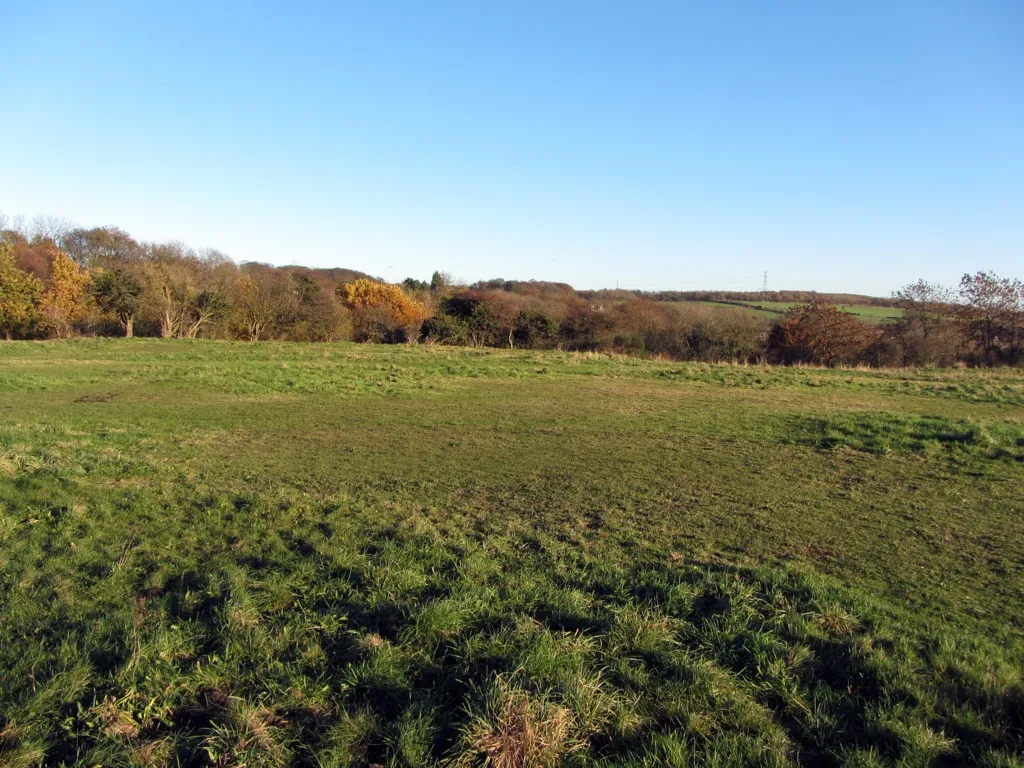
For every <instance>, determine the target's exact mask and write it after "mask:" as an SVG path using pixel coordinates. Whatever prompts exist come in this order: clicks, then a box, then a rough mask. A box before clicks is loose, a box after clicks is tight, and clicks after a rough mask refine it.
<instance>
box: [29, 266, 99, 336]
mask: <svg viewBox="0 0 1024 768" xmlns="http://www.w3.org/2000/svg"><path fill="white" fill-rule="evenodd" d="M90 279H91V278H90V276H89V273H88V272H86V271H85V270H84V269H82V268H81V267H80V266H78V264H76V263H75V261H74V260H73V259H72V258H71V257H70V256H68V255H67V254H66V253H64V252H58V253H57V255H56V256H54V259H53V264H52V265H51V267H50V287H49V288H47V289H46V291H45V292H44V293H43V295H42V297H41V298H40V299H39V311H40V313H41V314H42V316H43V318H44V320H45V322H46V324H47V325H49V326H50V328H51V329H53V332H54V333H55V334H56V335H57V338H58V339H62V338H66V337H67V336H69V335H71V328H72V326H74V324H75V323H76V322H78V321H79V320H81V319H82V318H84V317H85V316H86V314H88V312H89V303H88V300H89V293H88V291H87V288H88V286H89V281H90Z"/></svg>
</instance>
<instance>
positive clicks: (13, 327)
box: [0, 243, 43, 340]
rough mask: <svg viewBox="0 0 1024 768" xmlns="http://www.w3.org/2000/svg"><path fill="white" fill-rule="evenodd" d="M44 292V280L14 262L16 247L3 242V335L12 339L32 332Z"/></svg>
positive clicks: (0, 315)
mask: <svg viewBox="0 0 1024 768" xmlns="http://www.w3.org/2000/svg"><path fill="white" fill-rule="evenodd" d="M42 292H43V284H42V282H41V281H40V280H39V279H38V278H36V277H34V276H32V275H30V274H28V273H27V272H25V271H24V270H21V269H19V268H18V266H17V265H16V264H15V263H14V248H13V247H12V246H11V245H10V244H8V243H0V335H2V336H3V337H4V338H5V339H7V340H10V339H11V338H12V337H14V336H24V335H26V334H28V333H30V332H31V330H32V326H33V325H34V322H35V319H36V302H37V301H38V299H39V295H40V294H41V293H42Z"/></svg>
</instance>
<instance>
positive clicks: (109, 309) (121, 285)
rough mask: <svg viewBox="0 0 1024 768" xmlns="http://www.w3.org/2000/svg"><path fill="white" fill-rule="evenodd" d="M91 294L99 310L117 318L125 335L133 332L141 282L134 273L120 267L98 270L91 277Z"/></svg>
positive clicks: (127, 335) (129, 335)
mask: <svg viewBox="0 0 1024 768" xmlns="http://www.w3.org/2000/svg"><path fill="white" fill-rule="evenodd" d="M92 295H93V300H94V301H95V302H96V305H97V306H98V307H99V308H100V310H102V311H103V312H105V313H106V314H108V315H111V316H112V317H114V318H115V319H116V320H117V322H118V323H119V324H120V325H121V328H122V329H123V330H124V335H125V336H126V337H131V336H133V335H134V334H135V316H136V315H137V314H138V311H139V300H140V299H141V297H142V283H141V282H139V280H138V279H137V278H136V277H135V276H134V275H132V274H131V273H130V272H128V271H127V270H125V269H122V268H120V267H114V268H113V269H108V270H103V271H100V272H98V273H97V274H96V275H95V276H94V277H93V281H92Z"/></svg>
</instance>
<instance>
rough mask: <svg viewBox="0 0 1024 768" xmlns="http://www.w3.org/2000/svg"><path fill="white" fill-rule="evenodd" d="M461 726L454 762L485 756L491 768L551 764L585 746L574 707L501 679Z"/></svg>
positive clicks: (471, 761)
mask: <svg viewBox="0 0 1024 768" xmlns="http://www.w3.org/2000/svg"><path fill="white" fill-rule="evenodd" d="M475 714H476V716H475V717H474V718H473V719H472V720H471V721H470V723H469V725H468V726H467V727H466V728H465V729H464V730H463V737H462V740H461V744H462V751H461V753H460V754H459V756H458V758H457V759H456V761H455V763H454V764H455V765H456V766H470V765H474V764H476V763H477V761H478V759H479V758H480V757H481V756H483V757H484V758H485V760H486V765H488V766H490V767H491V768H546V767H547V768H553V767H554V766H557V765H560V764H561V762H562V760H563V759H564V758H565V757H566V756H567V755H569V754H571V753H573V752H576V751H579V750H581V749H583V748H584V747H585V746H586V742H585V740H583V739H582V738H581V737H580V735H579V733H578V728H577V723H576V720H575V717H574V715H573V713H572V711H571V710H570V709H568V708H566V707H563V706H559V705H557V704H555V703H553V702H551V701H548V700H547V699H545V698H544V697H543V696H541V695H538V694H533V693H530V692H528V691H525V690H521V689H516V688H512V687H510V686H509V685H508V684H507V683H506V682H505V681H503V680H501V679H499V680H497V681H496V683H495V684H494V685H493V686H492V687H491V689H490V690H489V691H488V693H487V695H486V697H485V703H484V706H483V708H482V710H481V711H480V712H478V713H475Z"/></svg>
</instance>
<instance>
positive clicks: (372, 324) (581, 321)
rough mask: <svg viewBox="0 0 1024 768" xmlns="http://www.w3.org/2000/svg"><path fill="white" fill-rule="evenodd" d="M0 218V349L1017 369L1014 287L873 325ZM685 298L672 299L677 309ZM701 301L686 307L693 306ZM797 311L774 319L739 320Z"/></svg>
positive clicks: (985, 282)
mask: <svg viewBox="0 0 1024 768" xmlns="http://www.w3.org/2000/svg"><path fill="white" fill-rule="evenodd" d="M7 224H8V222H7V221H6V220H4V219H3V218H2V217H0V337H3V338H6V339H15V338H17V339H40V338H67V337H70V336H75V335H122V336H135V335H143V336H160V337H164V338H198V337H203V338H219V339H245V340H250V341H259V340H290V341H333V340H352V341H359V342H380V343H414V342H419V343H428V344H451V345H460V346H477V347H505V348H510V349H517V348H526V349H565V350H579V351H615V352H619V353H624V354H632V355H637V356H643V357H661V358H666V359H673V360H704V361H749V362H754V361H763V362H771V363H787V364H791V363H816V364H822V365H836V364H846V365H849V364H867V365H874V366H919V365H924V366H945V365H953V364H969V365H1015V364H1019V363H1021V362H1022V361H1024V284H1022V283H1021V281H1020V280H1017V279H1012V278H1001V277H999V276H997V275H994V274H992V273H989V272H977V273H975V274H965V275H964V277H963V279H962V280H961V282H960V285H959V286H957V288H956V289H950V288H946V287H942V286H938V285H934V284H930V283H927V282H924V281H919V282H917V283H914V284H912V285H908V286H905V287H904V288H902V289H900V290H899V291H897V292H896V293H894V295H893V296H892V297H891V298H888V299H875V300H873V301H872V302H871V303H873V304H875V305H877V306H896V307H899V308H901V309H902V310H903V314H902V317H901V318H900V319H898V320H895V321H892V322H885V323H871V322H866V321H864V320H862V319H859V318H857V317H855V316H854V315H852V314H849V313H847V312H845V311H843V310H842V309H840V308H839V307H838V306H836V303H834V302H836V299H837V296H838V298H839V299H844V300H845V301H842V302H841V303H851V302H850V301H849V299H856V300H857V301H856V303H859V304H867V303H869V302H868V301H866V300H865V299H864V297H855V296H852V295H847V294H842V295H827V294H816V293H813V292H806V293H804V292H800V293H799V296H798V293H797V292H776V293H775V294H774V295H771V296H769V297H765V296H763V295H762V294H754V295H751V297H750V298H747V299H744V298H743V297H744V296H746V294H742V295H741V294H728V295H726V294H722V295H721V297H719V298H718V299H717V300H718V301H722V302H726V303H725V304H724V305H719V306H708V305H706V304H702V303H700V301H710V300H713V299H712V298H711V297H712V296H717V294H714V293H712V292H692V295H691V294H690V293H686V294H683V293H679V292H671V291H666V292H658V293H643V292H634V291H589V292H582V291H581V292H577V291H575V290H574V289H573V288H572V286H570V285H567V284H564V283H551V282H541V281H515V280H502V279H496V280H487V281H482V282H478V283H474V284H472V285H460V284H455V282H454V281H453V280H452V279H451V278H450V277H449V276H447V275H444V274H442V273H440V272H435V273H434V274H433V275H432V277H431V279H430V280H429V281H428V280H419V279H415V278H408V279H406V280H405V281H403V282H402V283H401V284H388V283H386V282H384V281H382V280H380V279H378V278H374V277H372V276H370V275H367V274H365V273H362V272H357V271H354V270H346V269H312V268H306V267H298V266H286V267H275V266H271V265H268V264H260V263H255V262H242V263H236V262H234V261H232V260H231V259H229V258H228V257H227V256H225V255H224V254H222V253H220V252H219V251H216V250H213V249H207V250H201V251H197V250H194V249H191V248H188V247H187V246H185V245H183V244H182V243H178V242H169V243H146V242H140V241H137V240H135V239H134V238H133V237H131V236H130V235H129V234H128V233H126V232H124V231H123V230H121V229H119V228H117V227H95V228H91V229H85V228H80V227H71V226H68V225H64V224H63V223H62V222H60V220H54V219H42V220H37V221H36V222H34V223H33V225H31V226H25V225H24V223H23V222H15V225H14V226H7ZM683 296H685V297H686V298H685V299H681V297H683ZM698 297H699V299H698ZM758 298H759V299H761V300H764V301H797V302H800V303H797V304H795V305H794V306H792V307H791V308H790V309H789V310H788V311H786V312H785V313H783V314H780V315H778V316H777V317H775V318H770V317H764V316H758V315H757V314H755V313H754V312H752V311H751V310H750V308H749V306H747V307H743V306H735V307H730V306H728V303H729V302H733V303H737V304H739V303H741V302H742V303H745V304H749V305H756V304H757V299H758Z"/></svg>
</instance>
